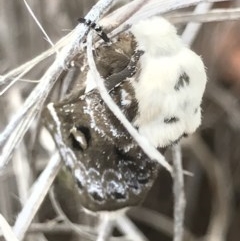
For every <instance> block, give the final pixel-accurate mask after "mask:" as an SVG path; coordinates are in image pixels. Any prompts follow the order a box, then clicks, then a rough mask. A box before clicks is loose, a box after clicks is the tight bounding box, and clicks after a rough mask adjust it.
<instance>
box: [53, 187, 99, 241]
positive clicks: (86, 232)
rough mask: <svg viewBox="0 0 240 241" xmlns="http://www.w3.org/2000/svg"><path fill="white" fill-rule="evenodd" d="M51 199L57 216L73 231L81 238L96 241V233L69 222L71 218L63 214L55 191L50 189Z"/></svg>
mask: <svg viewBox="0 0 240 241" xmlns="http://www.w3.org/2000/svg"><path fill="white" fill-rule="evenodd" d="M49 197H50V200H51V203H52V205H53V208H54V210H55V212H56V214H58V215H59V217H60V218H62V219H63V220H64V221H65V222H66V223H67V224H68V226H69V227H70V228H71V230H72V231H74V232H75V233H76V234H78V235H79V236H80V237H84V238H86V239H89V240H92V241H94V240H95V239H96V233H94V232H93V230H92V229H91V228H89V227H84V228H83V226H79V225H76V224H75V223H72V222H71V221H70V220H69V218H68V217H67V216H66V214H65V213H64V212H63V210H62V208H61V206H60V204H59V203H58V201H57V199H56V198H55V194H54V191H53V189H50V192H49Z"/></svg>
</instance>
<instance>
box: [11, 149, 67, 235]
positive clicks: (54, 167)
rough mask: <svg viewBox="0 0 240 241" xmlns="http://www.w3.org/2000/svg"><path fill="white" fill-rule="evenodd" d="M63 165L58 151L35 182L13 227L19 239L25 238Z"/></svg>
mask: <svg viewBox="0 0 240 241" xmlns="http://www.w3.org/2000/svg"><path fill="white" fill-rule="evenodd" d="M61 166H62V162H61V160H60V157H59V155H58V154H57V153H56V154H55V155H53V157H52V158H51V160H50V161H49V163H48V165H47V167H46V168H45V169H44V171H43V172H42V174H41V175H40V176H39V178H38V180H37V181H36V182H35V183H34V186H33V187H32V192H31V195H30V196H29V198H28V200H27V201H26V203H25V205H24V207H23V209H22V210H21V212H20V213H19V215H18V217H17V219H16V222H15V224H14V227H13V230H14V233H15V235H16V237H17V238H18V239H19V240H22V239H23V238H24V236H25V233H26V232H27V230H28V228H29V226H30V224H31V222H32V220H33V218H34V216H35V214H36V213H37V211H38V209H39V207H40V205H41V204H42V202H43V200H44V198H45V197H46V195H47V193H48V190H49V188H50V186H51V185H52V183H53V181H54V179H55V177H56V175H57V174H58V172H59V170H60V168H61Z"/></svg>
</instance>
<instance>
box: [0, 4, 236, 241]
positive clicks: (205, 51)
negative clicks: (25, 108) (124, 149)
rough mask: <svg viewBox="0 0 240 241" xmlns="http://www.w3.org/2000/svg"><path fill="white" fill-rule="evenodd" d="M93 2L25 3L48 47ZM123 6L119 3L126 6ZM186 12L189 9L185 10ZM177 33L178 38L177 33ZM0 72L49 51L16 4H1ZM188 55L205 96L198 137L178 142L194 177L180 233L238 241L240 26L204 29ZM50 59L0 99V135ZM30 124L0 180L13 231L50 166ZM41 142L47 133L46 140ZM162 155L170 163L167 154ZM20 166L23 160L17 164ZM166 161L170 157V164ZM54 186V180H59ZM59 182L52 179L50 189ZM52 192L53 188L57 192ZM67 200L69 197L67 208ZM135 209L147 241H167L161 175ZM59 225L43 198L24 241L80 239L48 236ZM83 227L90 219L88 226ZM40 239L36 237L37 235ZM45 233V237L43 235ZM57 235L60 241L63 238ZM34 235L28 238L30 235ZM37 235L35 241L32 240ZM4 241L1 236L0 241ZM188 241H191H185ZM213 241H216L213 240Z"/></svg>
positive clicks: (168, 209) (76, 216) (1, 209)
mask: <svg viewBox="0 0 240 241" xmlns="http://www.w3.org/2000/svg"><path fill="white" fill-rule="evenodd" d="M95 2H96V1H92V0H69V1H64V0H51V1H46V0H42V1H33V0H31V1H30V0H29V1H28V3H29V5H30V6H31V8H32V9H33V11H34V13H35V14H36V16H37V18H38V20H39V21H40V23H41V24H42V26H43V27H44V29H45V31H46V32H47V33H48V35H49V36H50V38H51V40H52V41H53V42H54V43H55V42H56V41H57V40H59V39H60V38H61V37H63V36H64V35H66V34H67V33H69V32H70V31H71V30H72V29H73V28H74V27H75V26H76V25H77V19H78V18H79V17H83V16H85V14H86V13H87V12H88V11H89V9H90V8H91V6H92V5H93V4H94V3H95ZM120 2H121V1H120ZM126 2H128V1H122V2H121V3H119V4H125V3H126ZM238 6H239V5H238V2H237V1H234V2H229V1H226V2H222V3H218V4H215V5H214V8H223V9H228V8H231V7H235V8H237V7H238ZM188 10H191V9H188ZM181 27H182V25H181V26H180V28H179V29H180V32H181ZM0 30H1V35H0V73H1V75H4V74H5V73H7V72H8V71H10V70H12V69H14V68H16V67H18V66H19V65H21V64H22V63H24V62H26V61H28V60H30V59H31V58H33V57H35V56H36V55H38V54H40V53H42V52H43V51H45V50H47V49H48V48H49V47H50V45H49V43H48V42H47V41H46V40H45V39H44V37H43V34H42V33H41V31H40V30H39V28H38V27H37V25H36V23H35V22H34V21H33V20H32V17H31V16H30V14H29V12H28V11H27V9H26V6H25V5H24V3H23V2H22V1H17V0H1V1H0ZM191 48H192V49H193V50H194V51H196V52H197V53H198V54H199V55H201V56H202V58H203V61H204V63H205V66H206V69H207V74H208V85H207V89H206V92H205V95H204V100H203V105H202V112H203V120H202V126H201V128H200V129H199V130H198V131H197V133H196V134H195V135H194V136H193V137H190V138H187V139H186V140H184V141H183V142H182V148H183V163H184V168H185V169H187V170H189V171H191V172H193V173H194V177H185V192H186V200H187V206H186V212H185V215H186V216H185V227H186V230H188V231H189V232H190V233H191V234H192V237H193V238H194V239H192V240H200V239H201V240H208V239H207V237H208V233H210V232H213V230H215V232H216V233H223V234H226V238H225V237H222V238H223V239H221V240H226V241H238V240H239V237H240V229H239V227H240V147H239V146H240V21H224V22H218V21H215V22H213V23H206V24H203V25H202V27H201V29H200V31H199V33H198V34H197V37H196V39H195V40H194V42H193V44H192V46H191ZM51 61H52V59H51V58H50V59H48V60H46V61H45V62H44V63H42V64H41V65H39V66H38V67H37V68H34V70H33V71H31V72H30V73H29V74H28V75H27V76H26V77H24V78H26V79H28V80H29V79H30V80H32V82H29V81H27V82H26V81H24V80H21V81H18V82H17V83H16V85H14V87H13V88H11V89H9V90H8V91H7V92H6V93H5V94H4V95H3V96H1V97H0V111H1V112H0V113H1V117H0V128H1V130H2V129H3V128H4V126H6V124H7V123H8V121H9V119H10V118H11V116H12V115H13V114H14V113H15V112H16V110H18V109H19V108H20V107H21V105H22V103H23V101H24V99H25V98H26V96H28V94H29V93H30V92H31V90H32V89H33V87H34V86H35V85H36V83H35V81H37V80H38V79H39V78H40V77H41V76H42V75H43V73H44V71H45V70H46V67H47V66H48V65H49V63H50V62H51ZM38 135H39V129H38V124H37V123H34V124H33V125H32V126H31V129H30V131H29V132H28V133H27V136H26V138H25V139H24V141H23V144H21V146H20V147H19V148H18V150H17V151H16V152H15V154H14V156H13V160H12V162H11V164H10V165H8V167H7V168H6V169H5V171H4V172H3V173H1V174H0V213H1V214H2V215H3V216H4V217H5V218H6V220H7V221H8V222H9V223H10V224H11V225H12V224H14V221H15V218H16V216H17V214H18V212H19V211H20V210H21V206H22V204H23V203H24V201H25V200H26V198H27V195H28V190H29V188H30V187H31V185H32V183H33V182H34V180H35V179H36V177H37V176H38V175H39V173H40V172H41V171H42V170H43V169H44V167H45V165H46V163H47V162H48V160H49V158H50V157H49V155H48V152H46V148H51V147H49V146H51V145H50V144H48V147H46V145H44V141H42V139H41V136H40V137H39V138H36V136H38ZM46 135H47V134H46ZM167 156H171V155H170V153H167ZM23 159H24V160H23ZM169 159H170V160H171V157H169ZM60 179H61V178H60ZM58 183H59V178H58V180H56V185H58ZM58 186H59V185H58ZM60 186H61V187H60V188H58V190H57V194H58V198H59V202H60V203H61V204H62V208H63V210H64V211H65V212H66V214H67V216H68V217H69V219H70V220H72V221H75V222H77V221H79V220H81V222H83V220H85V221H86V218H83V216H84V214H83V212H82V211H78V212H76V209H77V210H79V209H80V207H78V203H77V201H76V200H77V199H74V194H69V192H70V193H71V190H69V188H68V187H64V186H62V185H60ZM70 196H73V198H72V199H73V200H71V205H70ZM142 207H144V209H143V208H142V209H141V208H138V209H136V210H134V209H133V210H132V211H130V213H129V215H130V217H131V218H132V220H133V221H134V222H135V223H136V225H137V226H138V227H139V228H140V230H142V231H143V233H144V234H145V235H146V236H147V237H148V238H149V240H151V241H155V240H156V241H159V240H161V241H169V240H172V238H171V232H172V231H171V229H172V216H173V194H172V179H171V177H170V176H169V174H168V173H167V172H166V171H165V170H162V171H161V172H160V174H159V177H158V179H157V181H156V183H155V184H154V186H153V188H152V190H151V191H150V193H149V195H148V196H147V198H146V200H145V201H144V203H143V205H142ZM54 222H58V221H57V220H56V215H55V214H54V211H53V209H52V207H51V203H50V202H49V200H48V198H47V199H46V200H45V202H44V204H43V205H42V207H41V209H40V211H39V212H38V216H37V217H36V220H35V223H42V224H46V226H41V229H40V228H39V229H37V227H36V226H35V229H34V225H33V226H32V227H31V229H30V230H31V235H28V236H27V237H26V240H44V239H45V240H85V239H81V238H80V237H79V236H76V235H75V234H73V232H72V230H71V228H66V229H62V230H57V229H54V226H52V229H50V230H49V229H47V227H48V226H47V224H49V223H54ZM88 222H89V223H90V224H91V223H92V220H91V219H90V221H88ZM40 234H41V235H40ZM43 234H44V235H43ZM63 234H64V236H63ZM34 235H35V236H34ZM39 235H40V236H39ZM1 239H2V240H4V239H3V238H2V237H0V240H1ZM187 240H190V239H187ZM216 241H218V240H216Z"/></svg>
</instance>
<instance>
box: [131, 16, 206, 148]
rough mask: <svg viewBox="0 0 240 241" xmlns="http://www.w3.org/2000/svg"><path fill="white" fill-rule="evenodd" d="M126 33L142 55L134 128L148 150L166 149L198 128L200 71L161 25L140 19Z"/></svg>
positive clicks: (191, 54)
mask: <svg viewBox="0 0 240 241" xmlns="http://www.w3.org/2000/svg"><path fill="white" fill-rule="evenodd" d="M131 31H132V33H133V35H134V36H135V39H136V41H137V46H138V48H139V49H141V50H143V51H144V54H143V56H142V57H141V59H140V66H141V68H140V73H139V75H138V76H139V77H138V79H137V80H136V81H135V82H134V84H133V85H134V89H135V95H136V99H137V101H138V116H137V118H136V121H135V124H136V126H137V127H138V128H139V132H140V133H141V134H143V135H144V136H145V137H147V138H148V139H149V141H150V142H151V143H152V144H153V145H154V146H156V147H164V146H168V145H170V144H172V143H173V142H175V141H177V140H178V139H179V138H181V137H182V136H183V135H184V134H190V133H193V132H194V131H195V130H196V129H197V127H198V126H199V125H200V123H201V108H200V104H201V100H202V95H203V92H204V90H205V85H206V81H207V77H206V73H205V68H204V65H203V62H202V60H201V58H200V57H199V56H198V55H197V54H195V53H194V52H193V51H191V50H190V49H189V48H187V47H186V46H184V44H183V43H182V40H181V38H180V37H179V36H178V35H177V31H176V29H175V27H174V26H173V25H172V24H171V23H169V22H168V21H167V20H165V19H163V18H161V17H153V18H150V19H146V20H141V21H140V22H138V23H137V24H135V25H133V26H132V28H131Z"/></svg>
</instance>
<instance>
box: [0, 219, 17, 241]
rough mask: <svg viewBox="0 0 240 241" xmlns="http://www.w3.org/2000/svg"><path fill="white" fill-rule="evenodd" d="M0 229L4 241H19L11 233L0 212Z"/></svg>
mask: <svg viewBox="0 0 240 241" xmlns="http://www.w3.org/2000/svg"><path fill="white" fill-rule="evenodd" d="M0 230H1V231H2V234H3V237H4V238H5V240H6V241H19V240H18V239H17V237H16V236H15V234H14V233H13V230H12V228H11V226H10V225H9V224H8V222H7V221H6V220H5V218H4V217H3V216H2V215H1V214H0Z"/></svg>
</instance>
